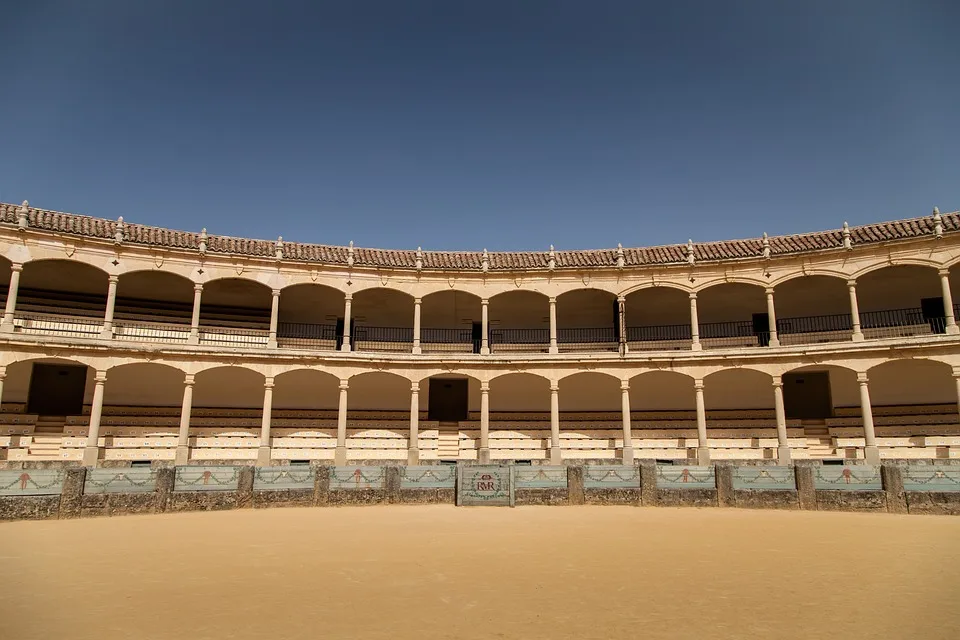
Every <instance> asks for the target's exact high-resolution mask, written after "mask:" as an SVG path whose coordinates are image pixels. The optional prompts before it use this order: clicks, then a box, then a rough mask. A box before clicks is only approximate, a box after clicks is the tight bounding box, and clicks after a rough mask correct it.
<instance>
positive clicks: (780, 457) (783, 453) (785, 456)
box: [777, 447, 790, 465]
mask: <svg viewBox="0 0 960 640" xmlns="http://www.w3.org/2000/svg"><path fill="white" fill-rule="evenodd" d="M777 463H778V464H784V465H785V464H790V447H777Z"/></svg>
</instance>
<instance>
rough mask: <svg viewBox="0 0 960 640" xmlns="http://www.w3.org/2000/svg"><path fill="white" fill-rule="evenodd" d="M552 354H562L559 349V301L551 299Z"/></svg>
mask: <svg viewBox="0 0 960 640" xmlns="http://www.w3.org/2000/svg"><path fill="white" fill-rule="evenodd" d="M550 353H560V349H558V348H557V299H556V298H554V297H551V298H550Z"/></svg>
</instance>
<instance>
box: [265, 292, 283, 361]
mask: <svg viewBox="0 0 960 640" xmlns="http://www.w3.org/2000/svg"><path fill="white" fill-rule="evenodd" d="M272 293H273V297H272V298H271V300H270V337H269V338H267V348H268V349H276V348H277V324H279V320H280V289H274V290H273V291H272Z"/></svg>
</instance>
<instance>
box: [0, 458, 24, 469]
mask: <svg viewBox="0 0 960 640" xmlns="http://www.w3.org/2000/svg"><path fill="white" fill-rule="evenodd" d="M10 469H23V461H22V460H0V471H7V470H10Z"/></svg>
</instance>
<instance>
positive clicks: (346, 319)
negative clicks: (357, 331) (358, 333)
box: [340, 293, 353, 351]
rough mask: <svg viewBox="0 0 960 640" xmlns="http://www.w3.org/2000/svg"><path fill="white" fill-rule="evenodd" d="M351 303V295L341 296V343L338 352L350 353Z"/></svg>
mask: <svg viewBox="0 0 960 640" xmlns="http://www.w3.org/2000/svg"><path fill="white" fill-rule="evenodd" d="M352 303H353V294H352V293H345V294H344V295H343V343H342V344H341V345H340V351H350V350H351V349H350V311H351V306H352Z"/></svg>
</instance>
